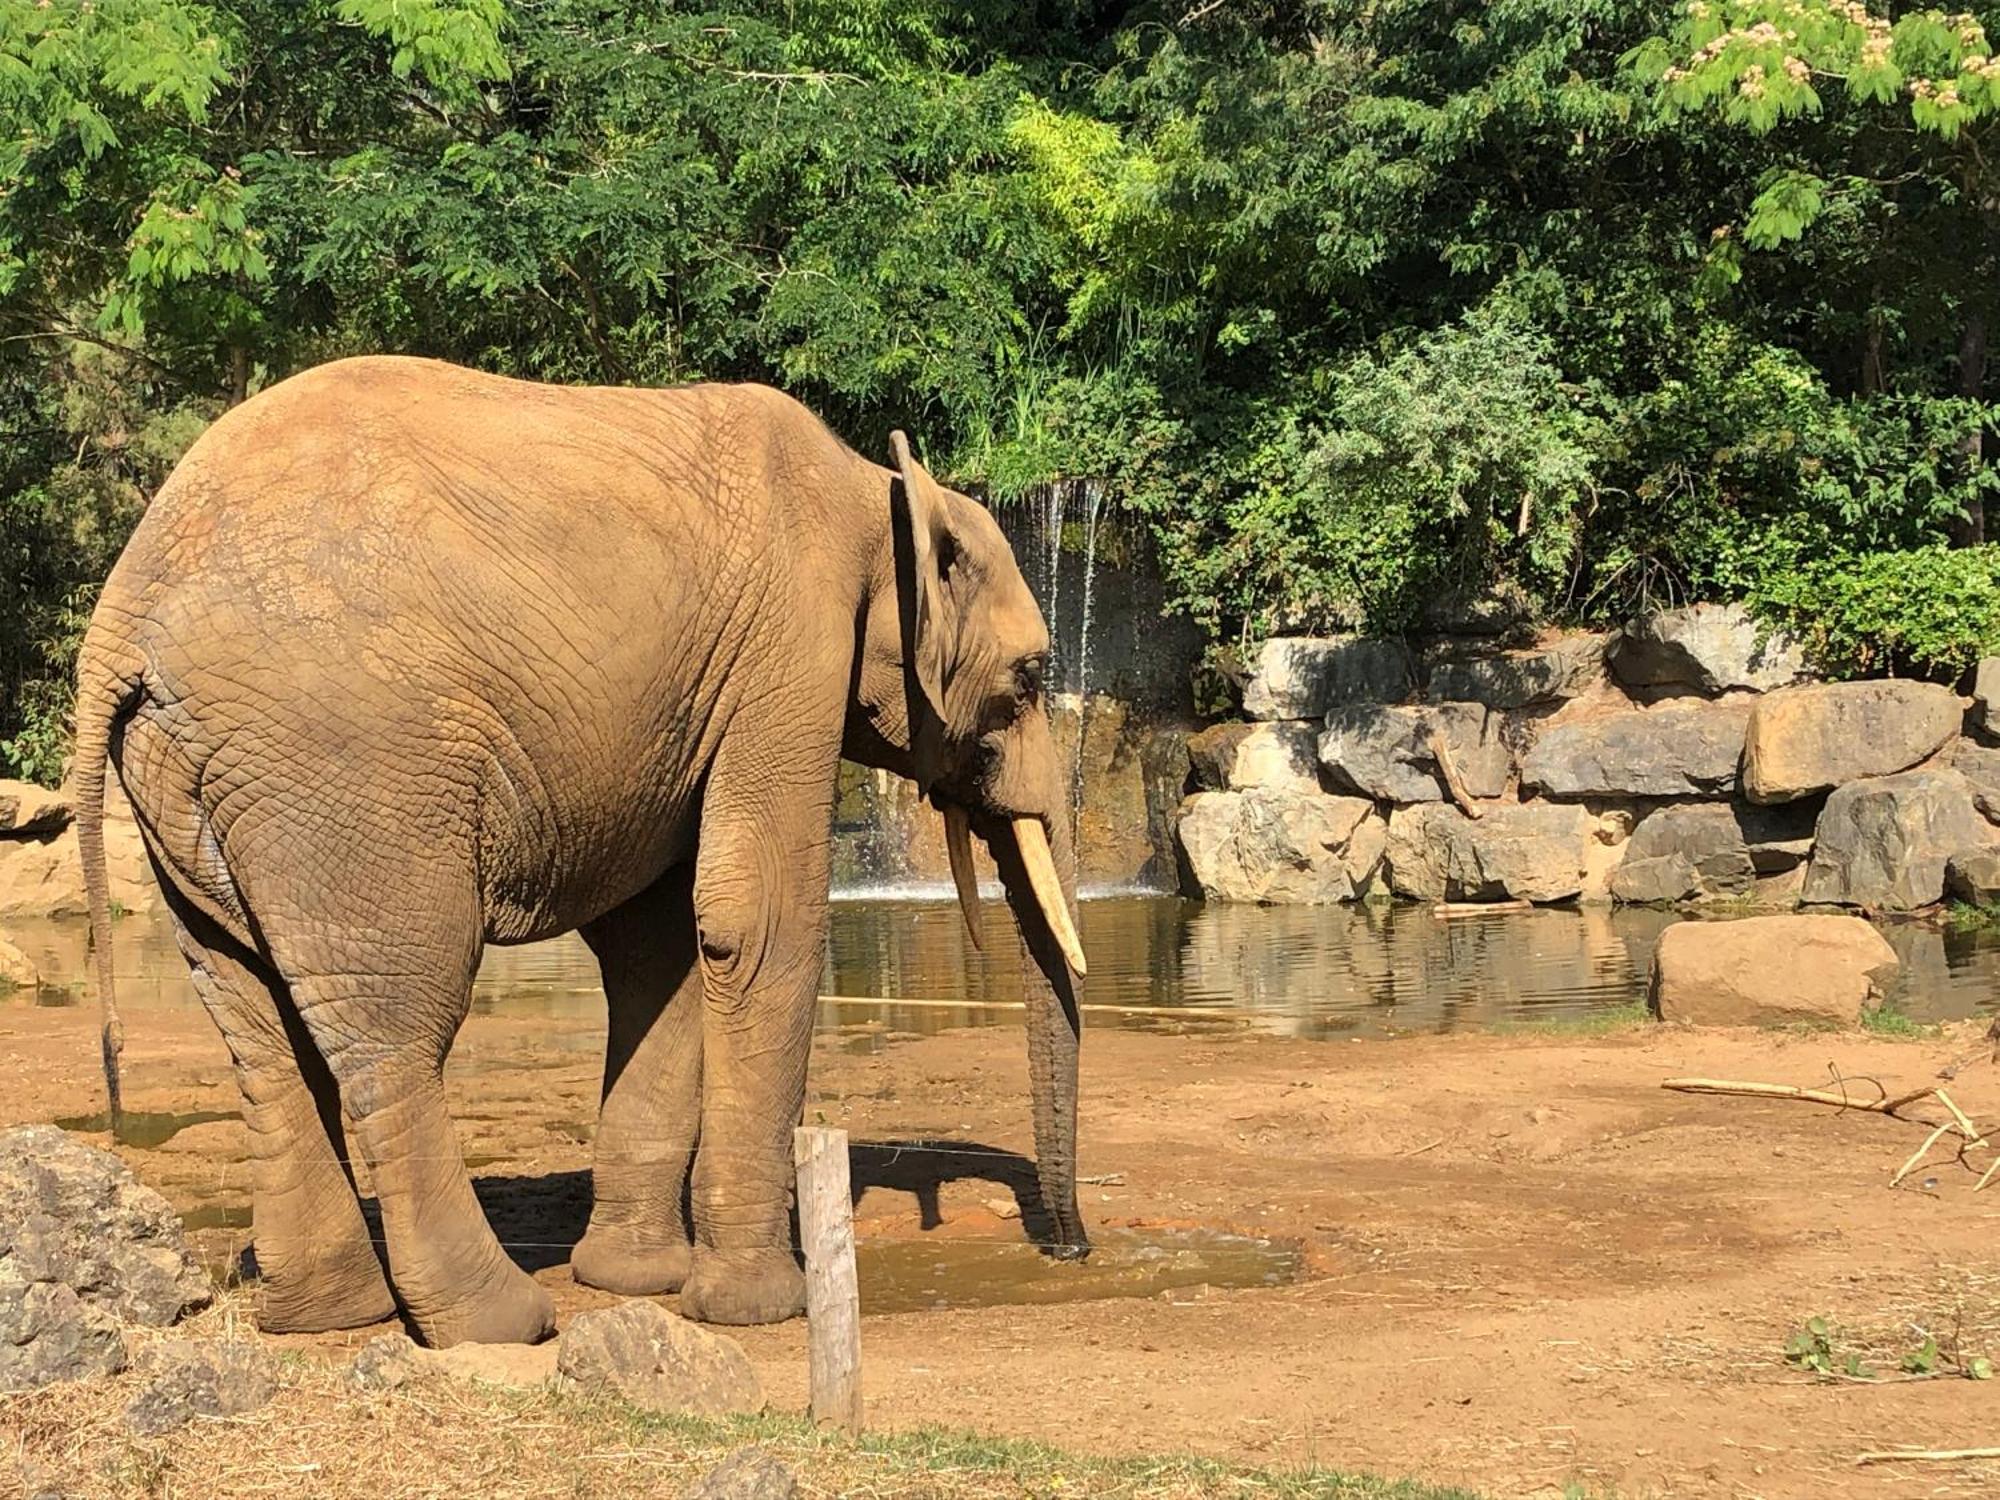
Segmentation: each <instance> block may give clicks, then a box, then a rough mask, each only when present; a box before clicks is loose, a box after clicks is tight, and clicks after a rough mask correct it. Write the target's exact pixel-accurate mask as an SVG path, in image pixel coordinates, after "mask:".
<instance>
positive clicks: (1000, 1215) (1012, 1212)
mask: <svg viewBox="0 0 2000 1500" xmlns="http://www.w3.org/2000/svg"><path fill="white" fill-rule="evenodd" d="M986 1211H987V1212H988V1213H990V1214H991V1215H993V1217H994V1218H996V1219H1018V1218H1020V1217H1021V1205H1020V1204H1018V1203H1016V1202H1015V1201H1014V1200H1013V1199H1012V1198H988V1199H987V1200H986Z"/></svg>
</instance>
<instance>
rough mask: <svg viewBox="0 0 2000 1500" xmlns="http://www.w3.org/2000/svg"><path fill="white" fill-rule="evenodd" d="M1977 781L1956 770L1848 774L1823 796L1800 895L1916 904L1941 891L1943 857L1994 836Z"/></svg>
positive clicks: (1887, 905) (1897, 907) (1854, 902)
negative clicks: (1976, 792) (1863, 777)
mask: <svg viewBox="0 0 2000 1500" xmlns="http://www.w3.org/2000/svg"><path fill="white" fill-rule="evenodd" d="M1994 838H1995V833H1994V830H1993V828H1992V825H1990V824H1989V823H1987V821H1986V820H1985V819H1984V818H1982V817H1981V816H1980V815H1979V810H1978V808H1977V807H1976V806H1975V805H1974V802H1973V787H1972V783H1971V782H1969V781H1967V780H1966V779H1965V778H1964V777H1963V776H1961V775H1959V774H1958V773H1957V772H1956V771H1905V772H1903V773H1902V774H1901V775H1898V776H1878V777H1874V778H1872V779H1870V780H1867V781H1851V782H1849V783H1848V784H1847V785H1846V786H1843V787H1841V788H1840V789H1839V790H1837V791H1835V792H1834V794H1833V795H1832V796H1831V797H1828V798H1827V799H1826V809H1825V811H1823V812H1822V813H1821V814H1820V815H1819V829H1818V832H1817V834H1816V835H1815V837H1814V841H1813V854H1812V863H1811V864H1810V865H1809V866H1808V867H1807V869H1806V883H1805V889H1804V890H1803V891H1802V892H1801V893H1800V895H1801V898H1802V899H1803V900H1805V901H1806V902H1808V903H1826V904H1831V905H1838V906H1867V907H1875V908H1881V909H1884V910H1889V911H1914V910H1916V909H1917V908H1918V907H1921V906H1929V905H1930V904H1931V903H1932V902H1934V901H1938V900H1941V899H1942V898H1943V896H1944V872H1945V864H1946V862H1947V861H1948V860H1950V859H1951V858H1952V856H1953V855H1955V854H1960V853H1963V852H1965V851H1969V850H1972V849H1975V848H1978V847H1979V846H1981V845H1983V844H1987V843H1991V842H1993V840H1994Z"/></svg>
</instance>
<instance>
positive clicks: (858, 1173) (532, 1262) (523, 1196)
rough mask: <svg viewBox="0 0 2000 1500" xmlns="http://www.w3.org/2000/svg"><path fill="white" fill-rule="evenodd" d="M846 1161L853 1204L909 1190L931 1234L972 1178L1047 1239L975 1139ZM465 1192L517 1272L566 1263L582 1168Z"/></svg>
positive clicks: (1029, 1187) (1017, 1159) (1021, 1172)
mask: <svg viewBox="0 0 2000 1500" xmlns="http://www.w3.org/2000/svg"><path fill="white" fill-rule="evenodd" d="M847 1160H848V1171H849V1175H850V1177H851V1179H852V1182H853V1193H854V1201H855V1202H856V1203H857V1204H858V1203H859V1202H860V1201H861V1197H862V1195H863V1194H864V1193H866V1192H868V1191H869V1190H870V1189H874V1188H880V1189H883V1190H885V1191H889V1192H903V1193H909V1194H910V1195H911V1196H912V1197H914V1198H915V1199H916V1210H917V1217H918V1223H919V1227H921V1228H923V1229H936V1228H938V1227H939V1226H940V1225H942V1224H943V1222H944V1215H943V1212H942V1210H941V1207H940V1203H939V1190H940V1189H941V1188H942V1187H943V1186H944V1184H946V1183H947V1182H962V1181H980V1182H991V1183H994V1184H996V1185H997V1186H999V1187H1001V1188H1004V1189H1006V1190H1007V1191H1008V1192H1010V1193H1012V1194H1013V1197H1014V1202H1015V1204H1016V1205H1017V1206H1018V1207H1019V1209H1020V1214H1021V1228H1022V1231H1023V1235H1024V1237H1025V1238H1026V1239H1027V1240H1029V1241H1030V1242H1032V1243H1035V1244H1047V1243H1048V1242H1049V1241H1050V1240H1051V1239H1052V1238H1053V1237H1054V1235H1055V1218H1054V1216H1053V1215H1051V1214H1050V1213H1049V1211H1048V1209H1047V1208H1046V1207H1045V1206H1044V1204H1043V1201H1042V1193H1041V1187H1040V1185H1039V1183H1038V1181H1037V1179H1036V1176H1035V1164H1034V1162H1032V1161H1031V1160H1029V1159H1028V1158H1027V1157H1025V1156H1022V1155H1020V1154H1019V1153H1018V1152H1013V1151H1005V1150H1002V1149H1001V1148H1000V1147H998V1146H985V1145H981V1144H979V1143H978V1142H976V1141H958V1140H939V1139H925V1140H902V1141H855V1142H852V1143H851V1144H850V1145H849V1146H848V1152H847ZM472 1187H473V1191H474V1192H475V1193H477V1194H478V1195H479V1206H480V1207H481V1208H482V1209H484V1210H485V1212H486V1218H487V1221H488V1222H489V1223H491V1224H492V1226H493V1232H494V1234H495V1235H496V1236H498V1237H499V1240H500V1243H501V1244H502V1245H503V1246H505V1247H506V1250H507V1253H508V1254H509V1255H510V1256H512V1257H513V1259H514V1261H515V1263H516V1264H517V1265H519V1266H520V1267H521V1269H522V1270H524V1271H539V1270H542V1269H543V1268H545V1267H547V1266H555V1265H561V1264H563V1263H564V1262H565V1261H567V1260H568V1259H569V1257H570V1251H571V1250H572V1249H573V1248H574V1247H575V1245H576V1242H577V1241H578V1240H579V1239H581V1238H582V1237H583V1230H584V1226H585V1225H586V1224H587V1223H588V1222H589V1221H590V1173H589V1172H587V1171H565V1172H546V1173H543V1174H542V1175H540V1176H535V1177H529V1176H511V1175H509V1176H500V1175H488V1176H482V1177H475V1178H474V1179H473V1183H472ZM362 1209H363V1211H364V1213H365V1214H366V1215H367V1217H368V1221H369V1227H370V1231H371V1232H372V1233H374V1234H375V1235H376V1236H377V1239H378V1241H379V1239H380V1233H381V1231H380V1227H379V1222H380V1221H379V1218H378V1214H377V1208H376V1203H375V1200H374V1199H373V1198H367V1199H364V1200H363V1201H362ZM792 1231H793V1233H792V1242H793V1243H794V1244H797V1243H798V1223H797V1219H796V1216H795V1217H794V1220H793V1224H792ZM244 1260H245V1265H244V1270H245V1271H246V1272H248V1273H250V1274H254V1266H255V1261H254V1258H253V1256H252V1255H251V1254H250V1253H248V1252H246V1254H245V1257H244Z"/></svg>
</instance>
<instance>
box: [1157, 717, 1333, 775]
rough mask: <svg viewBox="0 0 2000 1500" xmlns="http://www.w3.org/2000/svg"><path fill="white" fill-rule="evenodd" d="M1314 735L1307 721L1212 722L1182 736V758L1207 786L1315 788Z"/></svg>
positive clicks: (1317, 762) (1316, 730)
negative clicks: (1185, 756) (1184, 750)
mask: <svg viewBox="0 0 2000 1500" xmlns="http://www.w3.org/2000/svg"><path fill="white" fill-rule="evenodd" d="M1317 739H1318V729H1317V727H1316V726H1315V725H1313V724H1310V723H1294V722H1291V721H1285V720H1280V721H1278V722H1275V723H1264V724H1215V725H1211V726H1210V727H1209V728H1207V729H1204V730H1202V732H1201V733H1200V734H1197V735H1194V736H1192V737H1191V738H1190V739H1189V740H1188V742H1187V750H1188V759H1189V760H1190V761H1191V762H1192V763H1193V764H1194V777H1195V784H1196V785H1197V786H1200V787H1202V788H1203V789H1204V790H1207V791H1213V792H1248V791H1255V790H1258V789H1262V788H1269V789H1271V790H1274V791H1286V792H1317V791H1318V790H1320V784H1319V756H1318V753H1317V750H1316V741H1317Z"/></svg>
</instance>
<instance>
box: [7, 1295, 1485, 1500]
mask: <svg viewBox="0 0 2000 1500" xmlns="http://www.w3.org/2000/svg"><path fill="white" fill-rule="evenodd" d="M239 1308H240V1304H239V1303H238V1302H237V1300H236V1299H234V1298H229V1299H227V1300H225V1301H224V1302H223V1303H222V1304H220V1305H219V1306H217V1307H216V1308H214V1309H212V1310H210V1311H209V1312H207V1313H205V1314H203V1315H201V1316H200V1317H199V1318H197V1319H195V1320H194V1321H193V1322H192V1323H191V1324H189V1325H185V1326H184V1327H182V1328H179V1329H175V1330H173V1331H172V1334H171V1336H175V1337H193V1338H197V1339H202V1338H206V1339H223V1338H229V1337H245V1336H254V1335H249V1334H248V1333H247V1328H246V1325H245V1324H244V1321H243V1319H242V1318H241V1316H240V1312H239ZM168 1336H170V1335H169V1334H167V1333H165V1332H154V1331H151V1330H135V1331H134V1333H133V1344H134V1346H135V1347H134V1353H135V1355H137V1354H139V1353H140V1351H141V1350H142V1349H143V1347H144V1345H145V1344H146V1343H149V1342H151V1341H153V1340H156V1339H158V1338H163V1337H168ZM279 1362H280V1366H281V1373H280V1388H279V1391H278V1394H277V1396H276V1398H275V1399H274V1400H273V1401H272V1402H271V1403H270V1404H269V1405H268V1406H266V1407H264V1408H263V1409H261V1410H259V1411H257V1412H254V1413H250V1414H247V1415H245V1416H242V1417H237V1418H230V1419H220V1420H197V1421H196V1422H194V1423H193V1424H192V1425H191V1426H189V1427H187V1428H185V1429H183V1430H182V1431H180V1432H177V1433H173V1434H170V1435H168V1436H165V1437H161V1438H138V1437H134V1436H132V1435H131V1434H130V1433H128V1432H127V1431H126V1430H125V1426H124V1411H125V1407H126V1405H127V1404H128V1403H129V1402H130V1401H131V1400H132V1398H133V1397H134V1396H136V1395H137V1394H138V1393H139V1391H140V1390H141V1389H142V1388H143V1386H144V1384H145V1380H144V1377H143V1376H142V1375H140V1374H138V1373H135V1372H134V1371H128V1372H126V1373H125V1374H123V1375H120V1376H118V1377H116V1378H114V1379H110V1380H100V1381H92V1382H85V1383H80V1384H74V1385H61V1386H52V1387H49V1388H47V1389H45V1390H41V1391H35V1392H29V1393H26V1394H21V1395H11V1396H0V1496H12V1495H22V1496H27V1495H34V1494H37V1493H42V1492H46V1491H49V1490H56V1491H59V1492H60V1493H61V1494H62V1495H63V1496H64V1497H65V1500H84V1497H98V1496H118V1497H127V1496H148V1497H160V1500H168V1497H199V1500H209V1497H218V1500H219V1497H232V1500H234V1497H244V1500H249V1497H257V1496H285V1497H288V1500H297V1497H327V1500H418V1497H430V1496H451V1497H453V1500H460V1497H464V1496H468V1495H474V1496H480V1497H488V1500H517V1497H518V1500H527V1497H535V1500H545V1497H554V1496H577V1497H585V1496H588V1497H591V1500H598V1497H605V1500H610V1497H622V1496H632V1497H638V1496H645V1497H648V1500H653V1497H659V1496H671V1495H678V1494H682V1493H685V1492H686V1491H688V1490H689V1489H691V1488H692V1487H693V1486H694V1485H695V1484H696V1482H697V1481H698V1480H699V1479H700V1478H701V1477H702V1476H703V1475H704V1474H706V1473H707V1471H708V1470H709V1469H710V1468H712V1467H713V1466H714V1465H715V1464H716V1463H717V1462H718V1461H719V1460H720V1459H722V1458H723V1457H725V1456H727V1455H728V1454H730V1453H732V1452H735V1451H736V1450H738V1449H740V1448H742V1447H745V1446H747V1445H750V1444H756V1445H759V1446H762V1447H763V1448H765V1449H767V1450H769V1451H770V1452H772V1453H774V1454H776V1455H777V1456H779V1457H780V1458H782V1459H783V1460H784V1461H785V1462H786V1463H787V1464H789V1465H790V1466H791V1467H792V1468H793V1469H794V1471H795V1472H796V1473H797V1474H798V1476H799V1481H800V1490H801V1493H802V1494H803V1495H806V1496H811V1497H818V1496H829V1497H830V1496H868V1497H883V1500H889V1497H901V1496H911V1497H915V1496H925V1497H931V1496H935V1497H942V1500H951V1497H959V1496H990V1495H998V1496H1047V1497H1054V1496H1071V1495H1102V1496H1113V1495H1116V1496H1130V1497H1134V1500H1152V1497H1162V1500H1164V1497H1169V1496H1183V1495H1215V1494H1226V1495H1237V1496H1272V1497H1283V1500H1295V1497H1296V1500H1304V1497H1319V1496H1327V1497H1332V1496H1338V1497H1346V1500H1473V1497H1471V1496H1469V1495H1468V1494H1466V1492H1464V1491H1458V1490H1443V1489H1436V1488H1432V1487H1428V1486H1423V1485H1418V1484H1415V1483H1413V1482H1409V1481H1382V1480H1376V1479H1372V1478H1368V1477H1365V1476H1354V1475H1346V1474H1337V1473H1331V1472H1327V1471H1323V1470H1311V1471H1304V1470H1289V1471H1286V1470H1269V1469H1251V1468H1244V1467H1238V1466H1232V1465H1226V1464H1219V1463H1212V1462H1209V1461H1207V1460H1202V1459H1194V1458H1176V1457H1163V1458H1139V1459H1099V1458H1090V1457H1084V1456H1079V1455H1076V1454H1071V1453H1064V1452H1061V1451H1059V1450H1057V1449H1053V1448H1049V1447H1046V1446H1043V1445H1040V1444H1035V1443H1020V1442H1011V1441H1006V1440H995V1439H991V1438H983V1437H976V1436H973V1435H970V1434H963V1433H951V1432H944V1431H939V1430H935V1429H926V1430H921V1431H916V1432H910V1433H901V1434H890V1435H874V1436H869V1437H866V1438H863V1439H861V1440H859V1441H852V1440H849V1439H846V1438H843V1437H840V1436H837V1435H834V1434H830V1433H824V1432H820V1431H818V1430H816V1429H815V1428H813V1427H812V1426H811V1424H809V1423H808V1422H806V1421H803V1420H802V1419H800V1418H798V1417H793V1416H771V1415H766V1416H762V1417H755V1418H738V1419H733V1420H706V1419H695V1418H672V1417H658V1416H651V1415H648V1414H646V1413H643V1412H639V1411H637V1410H635V1409H633V1408H631V1407H629V1406H627V1405H625V1404H623V1403H621V1402H619V1401H616V1400H614V1399H607V1398H595V1397H589V1396H585V1395H582V1394H580V1393H578V1392H576V1391H574V1390H563V1389H559V1388H556V1387H553V1386H551V1387H544V1388H540V1389H535V1390H519V1389H506V1388H502V1387H498V1386H488V1385H479V1384H472V1383H461V1382H458V1381H454V1380H451V1379H448V1378H443V1377H435V1378H432V1379H428V1380H424V1381H422V1382H419V1383H416V1384H413V1385H406V1386H403V1387H401V1388H400V1389H397V1390H394V1391H387V1392H371V1391H363V1390H361V1389H359V1388H357V1387H356V1386H355V1385H354V1384H353V1383H352V1382H351V1381H350V1380H349V1379H348V1376H347V1370H346V1364H345V1361H344V1360H335V1359H329V1358H326V1357H324V1356H321V1355H317V1354H305V1353H284V1354H281V1355H280V1356H279ZM136 1363H137V1361H136V1360H135V1364H136Z"/></svg>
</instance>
